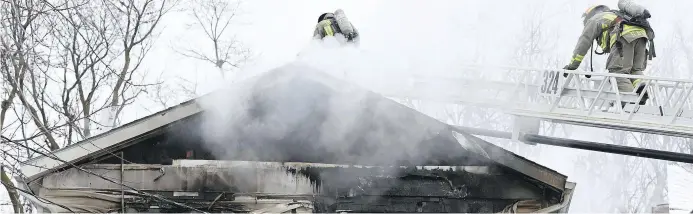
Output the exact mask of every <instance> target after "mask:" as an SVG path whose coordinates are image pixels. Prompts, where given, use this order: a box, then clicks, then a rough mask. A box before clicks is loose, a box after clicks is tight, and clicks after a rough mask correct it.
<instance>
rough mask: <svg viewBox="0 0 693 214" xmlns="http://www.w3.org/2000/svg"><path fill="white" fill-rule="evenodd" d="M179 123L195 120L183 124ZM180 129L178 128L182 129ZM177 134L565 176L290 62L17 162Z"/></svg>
mask: <svg viewBox="0 0 693 214" xmlns="http://www.w3.org/2000/svg"><path fill="white" fill-rule="evenodd" d="M181 121H195V122H187V123H183V122H181ZM181 124H184V125H181ZM171 130H174V131H173V132H174V133H178V134H179V135H180V137H181V138H185V137H186V136H187V135H201V136H202V137H203V138H204V143H205V144H207V146H208V147H209V148H210V149H211V150H212V151H214V152H215V156H216V157H219V158H222V159H229V160H231V159H236V160H257V161H278V162H314V163H331V164H361V165H391V166H392V165H395V166H396V165H401V166H404V165H449V166H457V165H465V166H487V165H494V166H496V165H497V166H500V167H504V168H506V169H509V170H511V171H515V172H518V173H520V174H522V175H525V176H527V177H529V178H531V179H533V180H537V181H539V182H542V183H544V184H546V185H549V186H551V187H553V188H555V189H556V190H559V191H562V190H563V189H564V187H565V183H566V176H564V175H562V174H560V173H557V172H555V171H553V170H551V169H548V168H546V167H543V166H541V165H538V164H536V163H534V162H531V161H529V160H526V159H524V158H522V157H520V156H517V155H515V154H513V153H511V152H509V151H507V150H504V149H502V148H500V147H497V146H495V145H493V144H491V143H489V142H486V141H484V140H481V139H479V138H476V137H474V136H471V135H469V134H467V133H460V132H458V131H453V129H452V128H451V127H450V126H449V125H448V124H445V123H443V122H440V121H438V120H435V119H434V118H431V117H429V116H427V115H424V114H422V113H420V112H417V111H416V110H413V109H411V108H408V107H406V106H404V105H401V104H399V103H397V102H395V101H393V100H390V99H388V98H385V97H383V96H381V95H379V94H376V93H374V92H371V91H368V90H365V89H363V88H359V87H357V86H355V85H353V84H349V83H347V82H344V81H341V80H338V79H336V78H334V77H332V76H330V75H328V74H326V73H324V72H321V71H318V70H314V69H312V68H310V67H306V66H302V65H298V64H290V65H286V66H283V67H280V68H277V69H274V70H272V71H269V72H266V73H263V74H261V75H259V76H257V77H255V78H252V79H249V80H245V81H243V82H239V83H234V85H231V86H229V87H228V88H226V89H223V90H220V91H217V92H213V93H210V94H208V95H204V96H202V97H199V98H197V99H194V100H191V101H188V102H184V103H181V104H180V105H178V106H175V107H172V108H169V109H166V110H163V111H161V112H158V113H155V114H152V115H150V116H147V117H144V118H142V119H139V120H136V121H133V122H131V123H128V124H125V125H123V126H121V127H118V128H115V129H112V130H110V131H108V132H105V133H102V134H99V135H97V136H94V137H91V138H89V139H86V140H84V141H81V142H78V143H75V144H73V145H71V146H68V147H65V148H62V149H60V150H57V151H55V152H54V153H53V155H51V157H48V156H41V157H37V158H34V159H31V160H28V161H26V162H25V163H23V164H22V172H23V173H24V174H25V176H27V177H28V178H29V179H35V178H38V177H41V176H43V175H45V174H46V173H50V172H52V171H55V170H58V169H62V168H66V167H69V166H70V165H71V164H79V163H82V162H83V161H85V160H89V159H93V158H96V157H100V156H104V155H106V154H109V153H111V152H113V151H116V150H118V149H122V148H124V147H128V146H131V145H133V144H136V143H138V142H140V141H142V140H143V139H146V138H149V137H151V136H154V135H157V134H160V133H161V132H164V131H169V132H170V131H171Z"/></svg>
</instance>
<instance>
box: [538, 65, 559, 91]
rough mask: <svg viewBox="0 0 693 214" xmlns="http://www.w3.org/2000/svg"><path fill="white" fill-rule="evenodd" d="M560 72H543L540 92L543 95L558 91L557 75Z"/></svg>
mask: <svg viewBox="0 0 693 214" xmlns="http://www.w3.org/2000/svg"><path fill="white" fill-rule="evenodd" d="M559 75H560V72H558V71H547V72H544V78H543V82H542V84H541V93H542V94H545V95H556V94H557V93H558V77H559Z"/></svg>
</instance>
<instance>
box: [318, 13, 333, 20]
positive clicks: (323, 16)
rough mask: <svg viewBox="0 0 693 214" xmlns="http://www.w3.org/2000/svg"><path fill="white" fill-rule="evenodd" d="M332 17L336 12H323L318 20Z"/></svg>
mask: <svg viewBox="0 0 693 214" xmlns="http://www.w3.org/2000/svg"><path fill="white" fill-rule="evenodd" d="M332 17H334V13H323V14H322V15H320V17H318V22H321V21H322V20H325V19H327V18H332Z"/></svg>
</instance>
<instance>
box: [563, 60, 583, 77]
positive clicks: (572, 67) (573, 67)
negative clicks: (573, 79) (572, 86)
mask: <svg viewBox="0 0 693 214" xmlns="http://www.w3.org/2000/svg"><path fill="white" fill-rule="evenodd" d="M578 67H580V64H578V63H570V64H569V65H566V66H565V67H563V69H565V70H569V71H574V70H577V68H578ZM563 77H568V73H563Z"/></svg>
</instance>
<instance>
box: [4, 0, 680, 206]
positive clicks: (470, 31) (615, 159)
mask: <svg viewBox="0 0 693 214" xmlns="http://www.w3.org/2000/svg"><path fill="white" fill-rule="evenodd" d="M210 2H211V1H210ZM637 2H638V3H640V4H642V5H644V6H645V7H647V8H648V10H649V11H650V12H651V14H652V15H653V17H652V18H651V19H650V21H651V23H652V25H653V27H654V30H655V33H656V35H657V38H656V40H655V42H656V45H657V54H658V57H657V58H656V59H655V60H654V61H653V62H652V70H651V72H650V73H647V74H646V75H652V76H665V77H673V78H683V79H688V78H690V77H691V75H692V74H693V73H692V72H691V70H692V69H693V41H692V39H693V25H691V24H689V22H690V20H691V18H690V17H689V16H688V15H689V14H690V11H693V2H692V1H689V0H665V1H662V0H639V1H637ZM234 3H235V2H234ZM616 3H617V0H604V1H598V0H579V1H575V0H532V1H529V0H527V1H513V0H436V1H422V0H419V1H414V0H332V1H320V0H294V1H282V0H249V1H243V2H241V4H239V5H237V6H238V7H236V5H233V6H231V7H230V8H233V20H232V22H231V24H230V25H229V27H228V28H227V29H228V30H227V31H226V33H224V34H223V35H221V37H220V38H222V39H226V40H227V41H232V42H229V43H233V46H234V47H241V48H242V49H243V50H249V51H250V52H247V53H248V54H246V52H244V51H241V52H242V53H241V52H238V53H236V52H234V53H231V55H232V56H233V57H230V58H228V59H227V60H228V61H233V62H234V63H229V64H233V65H229V64H226V65H225V66H217V64H216V63H214V62H212V63H210V60H209V59H205V58H204V57H200V55H195V54H193V53H192V52H190V51H189V50H195V51H197V53H202V54H204V55H207V56H214V51H213V50H214V47H215V46H214V44H213V43H211V42H210V39H209V37H208V33H207V32H208V31H206V28H205V27H204V26H209V25H200V24H199V22H197V20H200V19H198V18H200V17H202V16H194V14H193V12H191V9H193V8H197V7H196V6H200V5H202V4H200V3H199V2H198V1H190V2H188V1H182V3H181V4H180V5H178V6H177V7H175V8H173V9H172V10H171V11H169V13H167V14H166V16H165V17H164V18H163V19H162V21H161V23H160V24H159V27H158V28H157V29H156V30H155V34H154V35H155V36H154V38H152V40H151V41H152V42H151V43H150V47H151V49H150V50H149V53H148V54H147V55H146V57H144V58H143V59H142V63H141V64H140V67H139V68H138V69H139V70H143V71H147V72H148V74H147V75H142V76H143V77H142V78H143V79H152V80H154V79H155V80H157V81H159V82H161V84H160V85H159V86H158V87H157V88H156V89H157V90H156V91H154V90H149V91H148V93H147V96H140V97H139V98H138V99H136V100H133V101H132V102H131V103H129V107H128V108H125V109H123V112H122V115H121V116H122V118H121V119H120V121H121V123H120V124H124V123H126V122H128V121H132V120H134V119H137V118H140V117H143V116H146V115H149V114H151V113H153V112H156V111H158V110H160V109H162V108H166V107H171V106H173V105H175V104H177V103H180V102H182V101H185V100H188V99H190V98H193V97H196V96H200V95H202V94H206V93H209V92H212V91H215V90H218V89H221V88H225V87H235V85H236V83H239V82H241V81H243V80H245V79H251V78H252V77H255V76H258V75H260V74H262V73H263V72H267V71H269V70H271V69H274V68H277V67H280V66H283V65H286V64H288V63H294V64H296V63H298V64H301V65H307V66H311V67H313V68H316V69H320V70H322V71H324V72H328V73H329V74H330V75H332V76H334V77H337V78H339V79H342V80H344V81H351V82H353V83H354V84H357V85H360V86H361V87H365V88H374V89H377V88H379V87H380V88H381V89H382V87H389V86H384V85H379V84H377V83H378V82H383V81H390V82H395V83H397V84H399V85H402V86H407V85H408V84H410V82H411V81H413V80H411V79H407V78H402V77H405V76H406V77H409V76H411V75H414V74H415V75H419V76H428V77H445V76H464V77H466V78H475V77H478V76H480V75H483V73H484V70H483V69H479V70H475V71H474V72H469V70H465V69H462V67H463V66H464V65H467V64H483V65H515V66H525V67H551V68H560V67H563V66H564V65H565V64H567V63H568V61H569V59H570V56H571V54H572V50H573V47H574V46H575V43H576V41H577V38H578V36H579V34H580V33H581V31H582V20H581V18H580V15H581V14H582V13H583V12H584V11H585V10H586V9H587V8H588V7H589V6H592V5H594V4H606V5H608V6H610V7H612V8H615V7H616ZM337 8H341V9H343V10H344V11H345V13H346V15H347V16H348V18H349V19H350V20H351V22H352V23H353V24H354V25H355V27H356V28H358V30H359V32H360V34H361V40H360V41H361V43H360V46H359V47H358V48H354V47H350V48H336V47H335V44H331V43H330V42H329V41H327V42H326V43H327V44H325V43H321V42H315V41H311V38H312V33H313V30H314V27H315V24H316V21H317V17H318V16H319V15H320V14H321V13H323V12H330V11H334V10H335V9H337ZM202 20H205V19H204V17H203V19H202ZM239 50H240V49H239ZM239 53H241V54H243V55H244V56H249V58H248V60H239V58H245V57H236V54H239ZM595 57H596V58H595V60H594V66H595V69H596V70H600V71H601V70H602V68H603V67H604V61H605V58H606V57H601V56H595ZM115 61H116V62H120V61H118V60H115ZM211 61H214V60H211ZM236 61H238V62H241V61H242V63H235V62H236ZM586 62H587V61H586ZM582 66H583V67H582V69H584V68H586V67H585V66H586V63H583V65H582ZM118 68H119V67H118ZM220 71H222V72H220ZM221 73H223V74H224V75H221ZM138 76H139V75H138ZM150 82H153V81H150ZM397 84H389V85H397ZM251 86H252V84H251ZM440 87H441V88H440V90H446V88H445V87H446V86H440ZM449 90H459V89H449ZM477 90H481V89H475V88H465V89H464V92H465V93H467V94H468V96H474V95H475V91H477ZM58 94H59V93H58ZM154 95H156V96H154ZM236 95H237V96H235V97H228V99H223V98H224V97H223V96H222V97H220V98H219V99H215V100H214V101H218V102H206V103H202V105H203V106H204V107H205V108H207V109H208V110H210V111H214V112H217V114H220V115H221V116H220V118H233V117H234V115H231V112H232V111H231V110H232V109H234V108H238V107H239V105H240V104H239V103H236V102H234V101H237V100H242V98H243V97H242V95H238V94H236ZM427 95H428V96H433V97H434V96H436V94H433V93H430V94H427ZM293 96H295V97H298V98H301V95H293ZM104 97H106V96H104ZM357 97H358V96H357ZM300 100H301V99H297V100H296V101H300ZM356 100H358V99H356ZM356 100H354V102H349V101H350V100H335V101H332V102H335V103H339V104H335V105H334V106H351V108H349V109H350V111H349V112H347V113H353V112H351V111H352V110H354V109H358V108H356V107H357V104H358V103H357V102H356ZM398 101H400V102H402V103H404V104H406V105H407V106H409V107H411V108H414V109H416V110H419V111H421V112H424V113H426V114H428V115H430V116H432V117H434V118H437V119H439V120H441V121H444V122H446V123H450V124H455V125H465V126H473V127H479V128H488V129H495V130H501V131H502V130H509V129H510V127H509V126H510V124H511V123H510V122H511V120H510V117H509V116H508V115H505V114H503V113H502V112H499V111H494V110H490V109H485V108H480V107H474V106H463V105H446V104H440V103H432V102H420V101H411V100H398ZM225 105H226V106H229V108H228V109H224V108H219V107H218V106H225ZM213 106H217V107H213ZM224 110H228V111H224ZM331 110H333V112H335V114H340V111H343V109H339V108H334V109H331ZM303 113H304V114H306V115H309V114H310V113H311V112H303ZM341 114H346V113H344V112H342V113H341ZM97 115H99V116H100V115H101V114H97ZM298 116H300V115H298ZM298 116H297V117H298ZM213 119H214V118H211V119H210V120H206V121H207V122H208V123H205V125H204V126H206V127H214V125H215V123H218V121H215V120H213ZM217 119H218V118H217ZM339 119H340V121H342V122H343V123H337V124H340V125H342V126H343V127H336V128H335V127H330V128H329V129H328V130H330V131H334V130H346V128H345V127H348V126H349V124H350V121H349V120H347V119H354V118H339ZM248 125H255V126H258V125H262V124H248ZM401 125H402V126H403V127H406V126H407V124H401ZM246 128H247V127H246ZM284 128H285V127H284ZM210 130H215V129H210ZM282 130H284V129H282V127H278V130H277V131H276V132H269V133H262V134H263V137H266V138H278V137H281V135H282V134H283V133H282ZM102 131H103V130H102ZM94 132H97V131H94ZM334 133H336V135H330V136H325V137H336V138H339V136H342V137H343V136H345V135H346V133H341V135H340V132H339V131H337V132H334ZM205 134H206V136H205V137H206V138H208V139H224V138H227V137H228V135H229V134H231V133H221V132H214V131H207V132H205ZM540 134H544V135H549V136H557V137H570V138H573V139H580V140H590V141H597V142H602V143H611V144H619V145H630V146H639V147H647V148H655V149H662V150H669V151H678V152H686V153H693V147H691V145H692V144H691V142H690V140H688V139H678V138H669V137H661V136H653V135H642V134H637V133H629V132H619V131H609V130H603V129H593V128H580V127H574V126H559V125H552V124H542V131H541V133H540ZM412 135H413V136H417V137H420V136H423V134H418V133H412ZM3 136H5V132H4V131H3ZM374 138H377V136H374ZM487 140H488V141H490V142H492V143H495V144H497V145H500V146H503V147H505V148H506V149H508V150H511V151H513V152H515V153H517V154H520V155H522V156H525V157H527V158H529V159H531V160H534V161H536V162H538V163H540V164H542V165H545V166H547V167H550V168H552V169H555V170H557V171H558V172H560V173H563V174H565V175H567V176H568V178H569V180H570V181H572V182H576V183H577V191H576V193H575V196H574V198H573V200H572V203H571V209H570V210H571V212H649V209H650V207H652V206H653V205H655V204H658V203H664V202H666V201H667V200H668V196H669V189H668V187H667V185H666V184H667V176H668V175H667V170H666V165H667V164H670V163H667V162H664V161H653V160H647V159H641V158H635V157H625V156H619V155H611V154H602V153H596V152H589V151H580V150H574V149H565V148H556V147H549V146H542V145H538V146H528V145H524V144H518V143H511V142H508V141H505V140H498V139H487ZM220 145H223V143H222V142H219V143H218V144H215V146H220ZM217 148H218V147H217ZM222 151H223V150H222ZM247 155H250V156H252V154H247ZM0 191H1V192H0V201H3V202H5V201H7V200H6V199H5V197H6V195H7V194H5V192H4V189H3V190H0ZM2 204H4V203H2ZM5 209H6V208H5V206H3V207H2V208H0V210H3V211H5ZM7 209H11V208H7Z"/></svg>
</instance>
